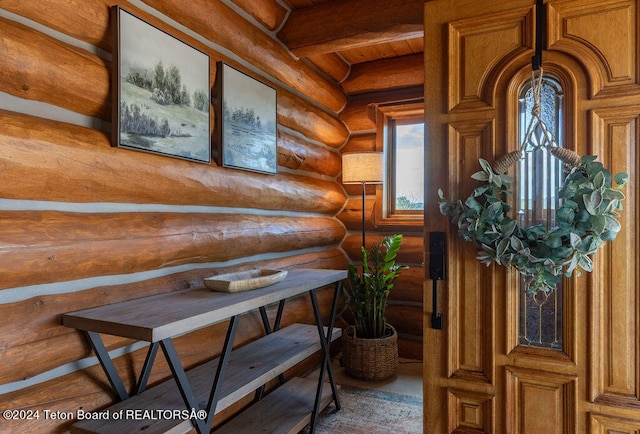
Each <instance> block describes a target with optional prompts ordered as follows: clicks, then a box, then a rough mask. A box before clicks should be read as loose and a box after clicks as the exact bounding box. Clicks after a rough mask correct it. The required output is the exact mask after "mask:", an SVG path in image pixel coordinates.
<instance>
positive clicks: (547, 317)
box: [516, 75, 563, 350]
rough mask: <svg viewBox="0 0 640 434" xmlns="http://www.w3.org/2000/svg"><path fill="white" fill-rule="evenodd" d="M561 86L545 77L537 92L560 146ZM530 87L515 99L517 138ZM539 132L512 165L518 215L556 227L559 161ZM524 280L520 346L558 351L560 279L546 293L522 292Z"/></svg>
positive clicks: (524, 222) (521, 220) (527, 113)
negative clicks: (517, 105)
mask: <svg viewBox="0 0 640 434" xmlns="http://www.w3.org/2000/svg"><path fill="white" fill-rule="evenodd" d="M562 97H563V92H562V87H561V86H560V83H559V82H558V81H557V80H556V79H555V78H554V77H553V76H550V75H545V76H543V80H542V87H541V92H540V117H541V118H542V122H543V123H544V124H545V126H546V127H547V128H548V129H549V131H550V132H551V134H552V135H553V136H554V138H555V140H556V145H557V146H562V131H561V129H560V126H561V125H562ZM532 107H533V91H532V88H531V83H528V84H526V85H525V86H524V87H523V88H522V91H521V92H520V98H519V111H520V118H519V130H520V142H521V143H522V142H523V141H524V140H525V134H526V130H527V127H528V125H529V123H530V121H531V118H532V114H531V110H532ZM542 134H543V133H542V131H541V130H540V129H539V128H536V129H535V130H534V134H532V135H531V137H530V139H529V140H528V141H527V146H526V148H525V153H524V158H523V159H522V160H520V164H519V166H518V169H517V178H516V183H517V189H518V194H517V196H516V197H517V213H518V224H519V225H520V226H521V227H525V226H533V225H538V224H540V225H545V226H546V227H547V228H551V227H553V226H554V225H555V212H556V209H558V208H559V207H560V199H559V198H558V197H557V194H556V192H557V191H558V189H559V187H560V184H561V183H562V175H563V174H562V163H561V162H560V160H558V159H556V158H555V157H553V156H552V155H551V153H550V152H549V151H548V149H547V148H545V147H541V148H539V149H536V148H538V147H539V145H540V143H542ZM526 289H527V284H526V282H524V279H520V300H521V304H520V314H519V318H520V333H519V345H521V346H528V347H540V348H549V349H555V350H559V349H562V300H563V282H562V281H561V282H560V283H559V284H558V286H557V289H556V290H555V291H551V292H549V293H548V294H547V293H544V292H542V291H540V292H539V293H537V294H536V295H531V294H527V291H526Z"/></svg>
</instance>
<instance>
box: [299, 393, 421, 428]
mask: <svg viewBox="0 0 640 434" xmlns="http://www.w3.org/2000/svg"><path fill="white" fill-rule="evenodd" d="M340 404H341V408H340V410H338V411H336V409H335V406H334V405H333V403H332V404H330V405H329V406H328V407H327V408H326V409H325V410H324V411H323V412H322V413H321V414H320V415H319V417H318V421H317V424H316V430H315V432H316V433H317V434H336V433H339V434H342V433H348V434H419V433H422V400H421V399H419V398H416V397H414V396H407V395H399V394H395V393H389V392H385V391H380V390H368V389H357V388H353V387H344V386H342V388H341V390H340ZM303 432H308V427H307V429H306V431H303Z"/></svg>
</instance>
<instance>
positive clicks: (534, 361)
mask: <svg viewBox="0 0 640 434" xmlns="http://www.w3.org/2000/svg"><path fill="white" fill-rule="evenodd" d="M545 9H546V11H545V16H546V17H547V26H546V32H545V33H546V35H545V36H546V43H545V46H544V47H545V49H544V52H543V69H544V71H545V73H551V74H554V76H556V77H558V79H559V80H560V82H561V83H562V86H563V89H564V101H563V104H564V105H563V122H562V125H561V131H563V134H564V136H563V137H564V146H565V147H567V148H570V149H573V150H575V151H576V152H578V153H579V154H580V155H586V154H590V155H598V159H599V161H601V162H602V163H603V164H604V165H605V166H606V167H607V168H609V169H610V170H611V171H612V172H613V173H617V172H627V173H628V174H629V175H630V183H629V184H628V185H627V187H626V189H625V194H626V199H625V203H624V206H625V210H624V212H623V215H622V217H621V219H620V220H621V223H622V225H623V229H622V231H621V232H620V234H619V236H618V238H617V239H616V240H615V241H613V242H612V243H608V244H607V245H606V246H605V247H604V249H602V250H600V251H599V252H598V253H597V254H596V256H595V269H594V272H593V273H583V274H582V275H580V276H573V277H571V278H569V279H566V281H565V282H564V292H563V295H562V297H561V300H560V302H559V304H558V306H559V309H558V311H559V312H558V313H559V315H561V317H560V318H561V320H560V323H561V327H560V329H559V333H560V335H561V338H562V343H561V345H560V348H559V349H548V348H535V347H530V346H524V345H522V344H521V343H520V337H519V305H520V303H521V295H520V293H519V290H518V285H519V284H518V275H517V273H516V272H508V271H506V270H505V269H504V268H503V267H499V266H496V265H492V266H490V267H485V266H484V265H482V264H481V263H480V262H479V261H477V260H476V253H477V252H476V248H475V247H474V246H472V245H471V244H470V243H467V242H463V241H461V240H460V239H459V238H458V237H457V232H456V228H455V227H453V226H452V225H451V224H450V222H449V221H448V219H447V218H446V217H443V216H442V215H441V214H440V213H439V210H438V197H437V190H438V188H442V190H443V191H444V192H445V194H447V195H451V196H454V197H458V198H466V197H467V196H468V195H469V193H470V192H471V191H472V190H473V189H474V188H475V187H476V186H477V185H478V183H477V181H474V180H472V179H471V178H470V176H471V174H473V173H474V172H476V171H478V170H480V166H479V164H478V159H479V158H484V159H486V160H487V161H490V162H491V161H494V160H495V159H497V158H498V157H500V156H502V155H504V154H505V153H507V152H509V151H512V150H515V149H516V148H517V147H518V145H519V139H518V125H517V119H518V114H517V113H518V112H517V104H518V103H517V100H518V92H519V89H520V88H521V86H522V85H523V83H525V82H526V81H527V80H528V79H529V77H530V75H531V56H532V55H533V54H534V50H533V47H534V41H535V1H534V0H503V1H477V0H433V1H427V2H425V117H426V124H425V125H426V128H425V131H426V136H427V138H426V152H425V159H426V170H425V178H426V181H425V182H426V190H425V191H426V197H425V207H426V211H425V214H426V218H425V228H426V229H425V243H424V245H425V262H426V263H429V260H430V252H429V249H428V246H429V233H430V232H431V231H445V232H447V236H446V238H447V258H446V266H447V276H446V279H445V280H444V281H442V282H439V291H440V297H439V298H440V300H439V306H438V309H439V310H440V311H441V312H442V313H443V319H444V320H443V323H444V326H443V328H442V329H441V330H437V329H433V328H431V315H432V308H431V306H432V298H431V297H432V287H433V285H432V283H433V282H432V281H431V280H429V276H428V274H427V276H426V277H425V288H424V289H425V303H424V305H425V317H424V324H425V329H424V402H425V425H424V426H425V430H424V432H425V433H430V434H431V433H433V434H441V433H451V432H455V433H483V432H486V433H532V434H533V433H535V434H547V433H594V434H599V433H636V434H637V433H640V273H639V266H638V264H639V259H638V256H640V255H639V249H640V247H639V243H638V239H637V234H638V233H639V232H640V231H639V229H640V228H639V224H638V215H637V214H638V204H637V198H636V195H637V193H636V192H637V191H638V181H637V177H636V173H637V172H638V166H639V165H640V157H639V156H638V153H637V152H636V149H637V142H638V138H639V135H640V86H639V77H640V68H639V60H640V59H639V53H640V49H639V45H638V38H639V36H638V33H639V31H640V28H639V27H638V25H639V24H638V23H639V21H640V1H639V0H548V1H546V2H545ZM511 170H512V172H513V170H514V169H513V168H512V169H511ZM512 174H513V173H512ZM425 268H426V269H427V270H428V267H425Z"/></svg>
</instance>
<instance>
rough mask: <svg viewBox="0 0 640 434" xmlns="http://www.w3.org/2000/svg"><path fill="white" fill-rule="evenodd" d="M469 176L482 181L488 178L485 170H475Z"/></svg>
mask: <svg viewBox="0 0 640 434" xmlns="http://www.w3.org/2000/svg"><path fill="white" fill-rule="evenodd" d="M471 178H473V179H475V180H477V181H482V182H486V181H488V180H489V174H488V173H487V172H483V171H480V172H476V173H474V174H473V175H471Z"/></svg>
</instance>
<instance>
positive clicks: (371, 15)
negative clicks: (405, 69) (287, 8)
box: [278, 0, 424, 57]
mask: <svg viewBox="0 0 640 434" xmlns="http://www.w3.org/2000/svg"><path fill="white" fill-rule="evenodd" d="M423 6H424V0H337V1H334V2H328V3H321V4H319V5H317V6H314V7H311V8H307V9H300V10H294V11H291V14H290V15H289V18H288V19H287V21H286V22H285V24H284V26H283V27H282V29H281V30H280V31H279V32H278V38H279V39H280V40H281V41H282V42H283V43H284V44H285V45H286V46H287V48H289V50H290V51H291V52H292V53H293V54H295V55H296V56H298V57H307V56H310V55H316V54H323V53H331V52H336V51H342V50H346V49H349V48H356V47H362V46H365V45H372V44H375V43H382V42H391V41H398V40H403V39H409V38H417V37H420V36H422V35H423V34H424V26H423V13H424V12H423Z"/></svg>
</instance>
